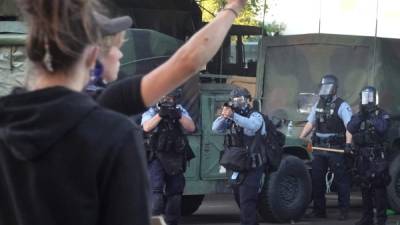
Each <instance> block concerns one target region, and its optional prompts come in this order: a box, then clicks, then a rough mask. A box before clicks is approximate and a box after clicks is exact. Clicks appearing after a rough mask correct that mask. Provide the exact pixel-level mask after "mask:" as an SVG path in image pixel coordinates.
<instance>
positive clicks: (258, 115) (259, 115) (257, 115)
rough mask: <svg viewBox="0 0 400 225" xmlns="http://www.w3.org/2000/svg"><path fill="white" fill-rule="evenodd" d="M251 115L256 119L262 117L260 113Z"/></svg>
mask: <svg viewBox="0 0 400 225" xmlns="http://www.w3.org/2000/svg"><path fill="white" fill-rule="evenodd" d="M251 115H252V116H255V117H262V115H261V113H259V112H253V113H252V114H251Z"/></svg>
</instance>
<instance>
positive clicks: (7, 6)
mask: <svg viewBox="0 0 400 225" xmlns="http://www.w3.org/2000/svg"><path fill="white" fill-rule="evenodd" d="M18 14H19V10H18V8H17V3H16V0H0V16H17V15H18Z"/></svg>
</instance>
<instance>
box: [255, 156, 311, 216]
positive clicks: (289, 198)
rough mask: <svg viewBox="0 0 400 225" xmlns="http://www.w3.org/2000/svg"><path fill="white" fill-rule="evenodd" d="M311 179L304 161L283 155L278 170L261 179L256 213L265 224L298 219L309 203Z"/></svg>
mask: <svg viewBox="0 0 400 225" xmlns="http://www.w3.org/2000/svg"><path fill="white" fill-rule="evenodd" d="M311 187H312V186H311V177H310V174H309V172H308V170H307V168H306V166H305V164H304V162H303V161H302V160H301V159H299V158H297V157H295V156H290V155H289V156H285V157H284V158H283V159H282V162H281V164H280V166H279V169H278V170H277V171H275V172H272V173H271V174H269V175H267V176H266V177H265V182H264V186H263V189H262V191H261V194H260V199H259V206H258V212H259V214H260V216H261V217H262V218H263V219H264V220H266V221H269V222H287V221H292V220H298V219H300V218H301V217H302V216H303V214H304V212H305V211H306V209H307V207H308V205H309V203H310V200H311Z"/></svg>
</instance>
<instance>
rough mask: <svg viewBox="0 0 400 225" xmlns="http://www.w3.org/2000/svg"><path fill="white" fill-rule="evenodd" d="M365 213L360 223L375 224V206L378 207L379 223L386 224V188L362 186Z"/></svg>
mask: <svg viewBox="0 0 400 225" xmlns="http://www.w3.org/2000/svg"><path fill="white" fill-rule="evenodd" d="M361 193H362V201H363V215H362V218H361V220H360V223H359V225H372V224H374V208H376V219H377V223H376V224H377V225H384V224H386V220H387V216H386V208H387V200H386V199H387V198H386V188H385V187H384V186H383V187H373V186H370V187H362V188H361Z"/></svg>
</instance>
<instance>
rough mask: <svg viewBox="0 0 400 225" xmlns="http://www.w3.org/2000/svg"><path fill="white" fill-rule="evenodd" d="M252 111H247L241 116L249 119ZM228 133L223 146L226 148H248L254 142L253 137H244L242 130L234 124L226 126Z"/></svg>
mask: <svg viewBox="0 0 400 225" xmlns="http://www.w3.org/2000/svg"><path fill="white" fill-rule="evenodd" d="M253 112H254V111H248V112H247V113H245V114H244V115H242V116H245V117H249V116H250V115H251V114H252V113H253ZM228 127H229V132H228V133H227V134H226V135H225V138H224V145H225V146H227V147H244V148H248V147H249V146H250V145H251V143H252V142H253V140H254V137H249V136H246V135H244V128H243V127H240V126H238V125H236V124H235V123H234V122H232V121H231V123H230V124H229V125H228Z"/></svg>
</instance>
